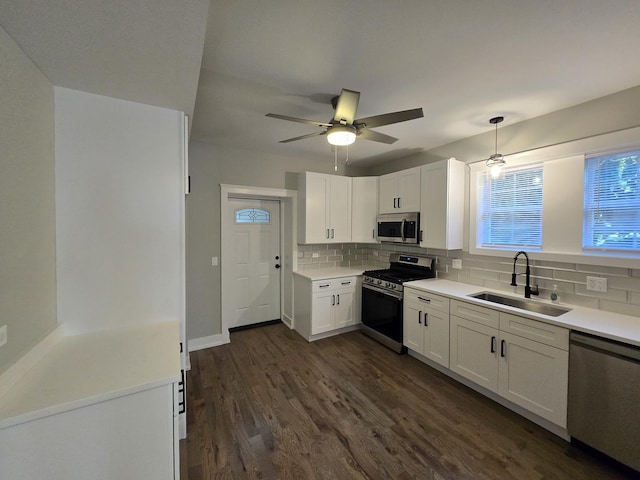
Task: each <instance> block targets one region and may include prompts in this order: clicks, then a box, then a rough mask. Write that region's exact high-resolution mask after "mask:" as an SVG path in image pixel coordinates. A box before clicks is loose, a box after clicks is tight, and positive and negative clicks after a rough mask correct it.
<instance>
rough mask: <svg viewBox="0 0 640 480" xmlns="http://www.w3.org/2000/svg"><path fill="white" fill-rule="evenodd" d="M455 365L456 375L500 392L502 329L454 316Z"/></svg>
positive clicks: (453, 348) (452, 335)
mask: <svg viewBox="0 0 640 480" xmlns="http://www.w3.org/2000/svg"><path fill="white" fill-rule="evenodd" d="M450 321H451V352H450V353H451V364H450V368H451V370H453V371H454V372H456V373H458V374H460V375H462V376H463V377H465V378H468V379H469V380H471V381H473V382H475V383H477V384H478V385H482V386H483V387H485V388H487V389H488V390H491V391H493V392H497V391H498V355H499V348H498V343H499V342H498V329H497V328H491V327H487V326H486V325H482V324H480V323H476V322H472V321H470V320H465V319H463V318H460V317H456V316H455V315H451V318H450Z"/></svg>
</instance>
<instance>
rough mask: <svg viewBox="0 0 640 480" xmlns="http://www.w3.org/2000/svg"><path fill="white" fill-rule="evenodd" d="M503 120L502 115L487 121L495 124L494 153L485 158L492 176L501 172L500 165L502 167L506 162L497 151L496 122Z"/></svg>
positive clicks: (496, 175) (497, 175) (494, 176)
mask: <svg viewBox="0 0 640 480" xmlns="http://www.w3.org/2000/svg"><path fill="white" fill-rule="evenodd" d="M503 120H504V117H493V118H492V119H490V120H489V123H490V124H492V125H495V126H496V143H495V153H494V154H493V155H491V156H490V157H489V159H488V160H487V167H488V168H489V169H491V176H492V177H493V178H497V177H499V176H500V173H502V167H504V166H505V165H506V164H507V162H505V160H504V157H503V156H502V154H501V153H498V124H499V123H500V122H502V121H503Z"/></svg>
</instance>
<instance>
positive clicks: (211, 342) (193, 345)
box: [187, 332, 231, 352]
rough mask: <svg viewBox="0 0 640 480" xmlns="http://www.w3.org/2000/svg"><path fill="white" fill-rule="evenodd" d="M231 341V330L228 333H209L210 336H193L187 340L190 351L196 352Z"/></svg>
mask: <svg viewBox="0 0 640 480" xmlns="http://www.w3.org/2000/svg"><path fill="white" fill-rule="evenodd" d="M230 342H231V338H230V337H229V332H227V333H226V334H225V333H220V334H218V335H209V336H208V337H200V338H192V339H190V340H189V341H188V342H187V345H188V349H189V351H190V352H195V351H196V350H202V349H205V348H211V347H219V346H220V345H224V344H226V343H230Z"/></svg>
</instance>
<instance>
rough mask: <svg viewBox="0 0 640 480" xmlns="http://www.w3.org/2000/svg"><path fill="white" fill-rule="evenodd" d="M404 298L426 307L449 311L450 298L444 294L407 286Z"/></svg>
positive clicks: (444, 311) (406, 300)
mask: <svg viewBox="0 0 640 480" xmlns="http://www.w3.org/2000/svg"><path fill="white" fill-rule="evenodd" d="M404 299H405V302H411V303H415V304H417V305H421V306H423V307H425V308H432V309H434V310H438V311H439V312H443V313H449V298H448V297H443V296H442V295H435V294H433V293H429V292H423V291H422V290H414V289H411V288H407V289H405V291H404Z"/></svg>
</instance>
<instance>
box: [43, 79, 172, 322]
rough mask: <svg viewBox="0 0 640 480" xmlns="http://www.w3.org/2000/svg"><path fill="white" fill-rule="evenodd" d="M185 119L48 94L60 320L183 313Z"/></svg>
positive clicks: (83, 96)
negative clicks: (52, 126)
mask: <svg viewBox="0 0 640 480" xmlns="http://www.w3.org/2000/svg"><path fill="white" fill-rule="evenodd" d="M182 122H183V115H182V113H181V112H177V111H174V110H167V109H163V108H157V107H151V106H147V105H142V104H137V103H133V102H128V101H124V100H118V99H114V98H109V97H103V96H99V95H93V94H89V93H84V92H79V91H75V90H69V89H65V88H58V87H56V88H55V140H56V146H55V155H56V165H55V178H56V229H57V248H56V254H57V284H58V322H59V323H61V324H63V325H64V326H65V331H67V332H69V333H72V334H75V333H84V332H88V331H92V330H100V329H105V328H110V327H115V326H122V325H127V324H133V323H151V322H158V321H165V320H176V319H181V318H182V317H183V315H184V274H183V271H184V263H183V262H184V213H183V212H184V210H183V206H184V197H183V182H182V175H183V173H182V168H183V167H182V162H183V158H182V157H183V150H182V145H183V123H182Z"/></svg>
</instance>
